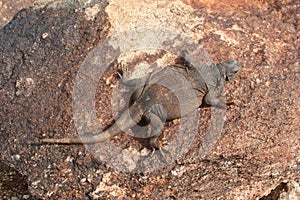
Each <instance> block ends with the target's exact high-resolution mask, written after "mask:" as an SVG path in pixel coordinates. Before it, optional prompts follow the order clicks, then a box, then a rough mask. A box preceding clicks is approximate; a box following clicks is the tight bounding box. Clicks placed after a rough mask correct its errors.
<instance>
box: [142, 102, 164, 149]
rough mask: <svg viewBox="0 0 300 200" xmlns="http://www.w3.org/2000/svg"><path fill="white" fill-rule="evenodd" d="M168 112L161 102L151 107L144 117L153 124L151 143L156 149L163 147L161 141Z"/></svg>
mask: <svg viewBox="0 0 300 200" xmlns="http://www.w3.org/2000/svg"><path fill="white" fill-rule="evenodd" d="M166 118H167V112H166V110H165V109H164V108H163V106H162V105H160V104H155V105H153V106H152V107H151V109H150V110H149V111H148V112H146V113H145V114H144V119H145V120H147V121H148V122H149V123H150V125H151V133H150V145H151V147H152V148H154V149H160V148H161V147H162V145H161V143H160V139H161V137H160V136H161V133H162V131H163V128H164V126H165V122H166Z"/></svg>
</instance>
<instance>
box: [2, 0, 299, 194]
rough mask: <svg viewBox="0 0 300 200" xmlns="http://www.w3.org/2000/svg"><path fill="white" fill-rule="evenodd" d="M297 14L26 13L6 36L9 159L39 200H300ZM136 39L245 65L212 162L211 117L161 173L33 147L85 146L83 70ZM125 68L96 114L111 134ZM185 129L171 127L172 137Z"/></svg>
mask: <svg viewBox="0 0 300 200" xmlns="http://www.w3.org/2000/svg"><path fill="white" fill-rule="evenodd" d="M299 9H300V5H299V3H297V2H295V1H288V0H287V1H268V2H265V1H247V0H244V1H243V0H233V1H231V3H230V4H229V3H227V1H223V0H220V1H206V0H201V1H196V0H195V1H193V0H183V1H179V0H175V1H167V0H164V1H158V2H153V1H148V0H143V3H142V2H141V1H137V0H130V1H117V0H111V1H110V2H109V4H108V3H106V2H104V1H96V0H95V1H89V3H82V1H64V2H58V3H54V4H51V5H48V6H46V7H42V8H29V9H25V10H22V11H20V12H19V13H17V15H16V16H15V17H14V18H13V20H12V21H11V22H9V24H7V25H6V26H5V27H4V28H2V29H1V31H0V52H1V57H0V65H1V68H0V100H1V101H0V102H1V104H0V105H1V112H0V121H1V125H0V131H1V135H0V141H1V144H2V145H1V147H0V150H1V159H2V160H3V161H5V162H7V163H9V164H10V165H12V166H14V167H15V168H16V169H17V170H18V171H19V172H20V173H21V174H23V175H24V176H26V177H27V179H28V186H29V190H30V192H31V194H32V195H33V196H35V197H38V198H44V199H47V198H51V199H57V198H64V199H66V198H79V199H87V198H92V199H97V198H100V199H101V198H106V199H110V198H115V199H126V198H127V199H128V198H141V197H144V198H146V199H147V198H149V199H153V198H158V199H259V198H262V199H272V198H277V199H288V196H290V197H291V196H294V197H297V195H298V196H299V178H300V131H299V122H300V119H299V114H300V106H299V100H298V99H299V76H300V67H299V66H300V63H299V62H300V61H299V54H298V50H299V45H300V41H299V33H300V30H299V29H300V27H299V20H300V14H299ZM135 27H139V28H140V27H160V28H168V29H171V30H176V32H178V33H180V34H183V35H187V36H189V37H191V38H193V39H194V40H196V41H198V42H199V44H201V45H203V47H204V48H205V50H206V51H207V52H208V54H209V56H210V57H211V59H212V60H214V61H216V62H218V61H224V60H226V59H228V58H234V59H237V60H239V61H241V62H243V63H244V68H243V70H242V71H241V73H240V74H239V76H238V77H237V78H236V79H235V80H234V81H233V82H232V83H230V84H228V85H226V95H227V99H228V101H233V102H234V105H231V106H230V107H228V108H227V111H226V121H225V125H224V127H223V132H222V135H221V137H220V138H219V140H218V143H217V144H216V145H215V146H214V147H213V149H212V150H211V151H210V152H209V154H207V155H206V156H205V157H204V158H199V149H201V145H202V139H203V137H202V136H203V135H202V134H204V133H205V130H206V129H207V126H208V121H209V119H210V118H209V116H210V113H211V110H210V109H209V108H203V109H201V123H200V126H199V135H198V137H197V139H196V142H194V144H193V145H192V146H191V147H190V148H189V151H188V153H186V154H185V155H183V156H182V157H181V158H180V159H178V160H177V161H176V162H175V163H173V164H171V165H169V166H167V167H165V168H164V169H161V170H160V171H156V172H152V173H147V172H146V173H142V174H131V173H124V172H119V171H116V170H115V169H114V168H110V167H108V166H107V165H105V164H104V163H102V162H100V161H99V160H97V159H95V158H94V157H93V155H91V154H90V153H89V152H88V151H86V149H85V148H84V146H57V145H51V146H34V145H28V144H27V143H26V142H27V141H30V140H36V138H43V137H65V136H72V135H74V136H75V135H76V130H75V127H74V122H73V119H72V92H73V86H74V79H75V77H76V73H77V70H78V69H79V66H80V64H81V63H82V62H83V60H84V59H85V58H86V56H87V55H88V53H89V52H90V51H91V49H93V48H94V47H96V46H97V45H98V44H101V42H103V41H104V40H105V39H106V38H107V37H108V36H109V35H111V34H114V33H119V32H121V31H125V30H130V29H133V28H135ZM163 55H164V54H163ZM163 55H158V57H162V56H163ZM145 58H147V56H146V57H145ZM119 68H120V66H118V65H114V66H112V67H111V68H109V70H107V71H106V72H105V73H104V75H103V77H102V78H101V77H100V80H99V92H101V95H97V96H96V99H97V105H96V107H97V109H98V110H99V112H98V113H97V114H98V118H99V122H100V124H101V126H103V127H105V126H107V125H109V124H110V123H111V122H112V113H111V110H110V97H111V93H112V87H111V86H112V85H111V84H110V81H109V80H110V78H111V77H113V78H112V81H113V83H115V82H116V81H117V76H114V71H116V69H119ZM108 79H109V80H108ZM177 123H178V122H177V121H175V122H171V123H168V124H167V126H166V128H165V130H164V132H165V134H166V135H167V136H168V134H171V133H175V132H176V127H177ZM177 128H178V127H177ZM118 139H119V140H121V142H126V141H127V140H131V139H130V137H127V136H126V137H124V138H122V137H121V138H120V137H119V138H118ZM129 144H130V145H131V144H132V145H131V146H130V145H129V147H132V148H135V147H137V149H138V148H141V147H140V146H138V145H137V144H135V143H134V142H133V143H129ZM125 147H126V148H129V147H128V144H127V146H126V145H125ZM297 182H298V183H297ZM297 184H298V185H297ZM297 187H298V189H297ZM292 188H296V189H292ZM276 189H277V190H276ZM272 190H273V191H272ZM274 191H278V192H275V193H276V194H275V193H274ZM289 191H290V192H289ZM0 196H1V195H0Z"/></svg>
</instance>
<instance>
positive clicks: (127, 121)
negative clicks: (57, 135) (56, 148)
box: [41, 110, 141, 144]
mask: <svg viewBox="0 0 300 200" xmlns="http://www.w3.org/2000/svg"><path fill="white" fill-rule="evenodd" d="M140 118H141V116H140V115H138V116H136V119H135V120H133V119H132V118H131V116H130V114H129V110H126V111H125V112H123V113H122V114H121V116H120V118H119V119H118V120H117V122H115V123H114V124H113V125H112V126H110V127H109V128H108V129H106V130H105V131H104V132H102V133H99V134H97V135H93V136H83V137H78V138H62V139H47V138H46V139H42V140H41V142H42V143H55V144H93V143H98V142H103V141H105V140H107V139H109V138H111V137H113V136H116V135H118V134H119V133H121V132H122V131H123V130H124V131H126V130H128V129H130V128H132V127H133V126H134V125H136V121H139V120H140ZM119 126H121V127H122V128H119Z"/></svg>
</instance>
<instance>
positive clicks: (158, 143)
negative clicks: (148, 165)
mask: <svg viewBox="0 0 300 200" xmlns="http://www.w3.org/2000/svg"><path fill="white" fill-rule="evenodd" d="M166 144H167V141H166V140H163V139H162V140H160V138H159V137H154V138H151V140H150V145H151V147H152V153H151V157H152V156H153V155H154V153H155V151H157V150H158V154H159V156H160V157H161V158H163V162H165V163H167V162H166V161H167V160H168V159H167V158H168V156H167V155H168V154H169V155H170V152H169V151H168V150H166V149H165V148H164V146H165V145H166Z"/></svg>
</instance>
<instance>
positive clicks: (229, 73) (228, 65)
mask: <svg viewBox="0 0 300 200" xmlns="http://www.w3.org/2000/svg"><path fill="white" fill-rule="evenodd" d="M219 65H221V66H222V67H223V68H224V69H225V74H224V75H225V79H226V81H230V80H232V79H233V78H234V77H235V76H236V75H237V73H238V72H239V71H240V69H241V68H242V63H240V62H238V61H236V60H232V59H230V60H227V61H226V62H222V63H220V64H219Z"/></svg>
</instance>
